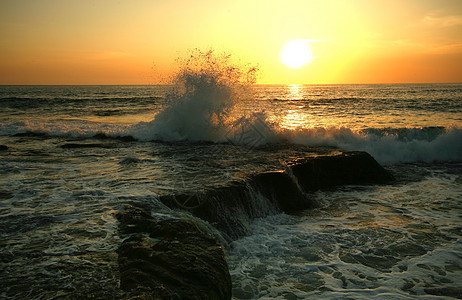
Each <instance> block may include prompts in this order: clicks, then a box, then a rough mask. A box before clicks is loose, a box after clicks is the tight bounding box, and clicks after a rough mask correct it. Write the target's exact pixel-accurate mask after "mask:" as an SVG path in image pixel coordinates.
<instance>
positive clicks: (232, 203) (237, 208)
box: [160, 181, 280, 241]
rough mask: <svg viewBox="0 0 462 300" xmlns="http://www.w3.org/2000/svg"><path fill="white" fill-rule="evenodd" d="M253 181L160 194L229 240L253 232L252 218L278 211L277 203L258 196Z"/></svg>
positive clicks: (164, 199) (171, 206)
mask: <svg viewBox="0 0 462 300" xmlns="http://www.w3.org/2000/svg"><path fill="white" fill-rule="evenodd" d="M256 193H257V191H256V190H255V188H254V187H253V186H252V184H251V182H243V181H239V182H238V181H235V182H232V183H231V184H229V185H228V186H225V187H220V188H215V189H211V190H209V191H205V192H198V193H192V194H180V195H170V196H168V195H167V196H163V197H160V201H162V203H164V204H165V205H167V206H168V207H170V208H176V209H178V208H179V209H185V210H188V211H190V212H191V213H192V214H193V215H194V216H196V217H198V218H201V219H203V220H205V221H207V222H209V223H210V224H212V225H213V226H214V227H215V228H217V229H218V230H220V231H221V232H222V233H224V234H226V235H227V237H228V241H230V240H234V239H237V238H239V237H241V236H245V235H248V234H249V233H250V224H251V221H252V220H253V219H255V218H259V217H265V216H267V215H270V214H275V213H277V212H279V211H280V210H279V209H278V206H277V204H276V203H271V200H269V199H267V198H264V197H258V195H257V194H256Z"/></svg>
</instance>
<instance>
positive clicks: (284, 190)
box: [160, 152, 393, 240]
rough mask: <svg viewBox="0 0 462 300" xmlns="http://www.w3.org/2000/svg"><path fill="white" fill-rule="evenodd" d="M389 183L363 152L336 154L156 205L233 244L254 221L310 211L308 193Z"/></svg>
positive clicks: (389, 177) (388, 177)
mask: <svg viewBox="0 0 462 300" xmlns="http://www.w3.org/2000/svg"><path fill="white" fill-rule="evenodd" d="M392 180H393V176H392V175H391V174H390V173H389V172H388V171H386V170H385V169H384V168H383V167H382V166H380V165H379V164H378V163H377V161H375V159H374V158H372V156H370V155H369V154H368V153H366V152H338V153H337V154H334V155H326V156H317V157H309V158H306V159H303V160H298V161H295V162H293V163H291V164H290V165H289V167H288V169H286V170H281V171H272V172H263V173H259V174H256V175H253V176H250V177H248V178H247V179H246V180H245V181H239V182H237V181H235V182H231V183H230V184H229V185H228V186H225V187H220V188H215V189H210V190H208V191H205V192H197V193H194V192H193V193H190V194H177V195H166V196H162V197H160V201H161V202H162V203H164V204H165V205H166V206H168V207H170V208H173V209H183V210H188V211H190V212H191V213H192V214H193V215H194V216H196V217H199V218H201V219H203V220H206V221H208V222H209V223H210V224H212V225H213V226H215V227H216V228H217V229H218V230H220V231H221V232H223V233H225V234H226V235H227V236H228V238H229V240H233V239H236V238H239V237H242V236H245V235H247V234H249V233H250V224H251V222H252V220H253V219H255V218H260V217H265V216H267V215H271V214H275V213H278V212H281V211H284V212H286V213H295V212H299V211H302V210H305V209H309V208H313V207H315V202H314V200H313V197H312V194H309V193H310V192H313V191H316V190H320V189H331V188H334V187H337V186H340V185H347V184H357V185H364V184H378V183H387V182H390V181H392Z"/></svg>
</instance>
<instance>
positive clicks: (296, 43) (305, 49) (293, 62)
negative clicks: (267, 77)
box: [281, 40, 314, 69]
mask: <svg viewBox="0 0 462 300" xmlns="http://www.w3.org/2000/svg"><path fill="white" fill-rule="evenodd" d="M308 41H309V40H292V41H290V42H288V43H287V44H285V45H284V47H283V48H282V50H281V62H282V63H283V64H284V65H286V66H287V67H289V68H293V69H298V68H301V67H303V66H304V65H306V64H307V63H309V62H310V61H312V60H313V59H314V57H313V54H312V52H311V49H310V46H309V45H308Z"/></svg>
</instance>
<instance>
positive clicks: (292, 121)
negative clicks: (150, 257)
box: [0, 76, 462, 299]
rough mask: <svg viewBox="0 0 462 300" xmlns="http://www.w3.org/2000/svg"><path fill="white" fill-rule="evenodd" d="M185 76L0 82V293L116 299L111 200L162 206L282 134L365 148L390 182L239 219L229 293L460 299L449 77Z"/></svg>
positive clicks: (458, 124)
mask: <svg viewBox="0 0 462 300" xmlns="http://www.w3.org/2000/svg"><path fill="white" fill-rule="evenodd" d="M212 77H213V76H212ZM183 79H185V78H183ZM187 80H189V81H188V82H189V83H190V84H191V85H192V86H193V88H191V87H190V86H189V88H188V85H186V88H185V89H183V90H178V88H177V87H175V86H1V87H0V104H1V109H0V145H6V146H7V147H8V149H6V150H2V151H0V228H1V230H0V297H1V298H6V299H18V298H53V297H58V298H59V297H71V298H72V297H81V296H83V295H85V296H94V297H108V295H111V296H110V297H115V298H117V297H118V296H120V295H121V293H120V290H119V281H118V280H119V279H118V266H117V254H116V250H117V249H118V247H119V245H120V243H121V241H122V240H123V237H121V236H120V235H119V233H118V224H117V221H116V218H115V215H116V213H117V212H118V211H120V210H121V209H122V208H123V206H124V204H127V203H142V204H143V205H145V206H147V207H149V208H150V209H151V211H152V213H153V214H157V216H158V217H159V216H160V217H165V216H168V215H169V209H168V208H166V207H165V206H164V205H162V204H161V203H160V202H159V201H158V197H159V196H160V195H165V194H174V193H178V192H182V191H188V190H203V189H205V188H213V187H218V186H222V185H226V183H227V182H230V181H231V180H235V179H236V178H244V177H245V176H246V175H247V174H251V173H257V172H261V171H266V170H268V169H271V168H275V166H274V164H273V165H271V163H270V162H269V161H270V160H277V159H274V158H273V156H271V155H270V153H271V151H270V150H268V149H271V147H276V145H281V144H285V145H294V144H297V145H306V146H308V147H318V146H331V147H340V148H342V149H346V150H363V151H368V152H369V153H370V154H372V156H373V157H374V158H375V159H376V160H377V161H378V162H379V163H381V164H382V165H384V166H385V167H386V168H387V169H388V170H389V171H390V172H392V173H393V174H394V175H395V177H396V178H397V181H396V182H395V183H393V184H390V185H378V186H367V187H365V186H345V187H341V188H339V189H335V190H328V191H318V192H316V193H313V194H311V195H310V197H312V198H313V199H314V200H315V201H316V203H317V207H316V208H315V209H312V210H307V211H301V212H299V213H297V214H295V215H287V214H282V213H280V212H277V211H271V210H270V209H269V210H268V214H269V216H267V217H264V218H260V219H256V220H254V221H253V222H250V223H249V224H248V226H249V232H250V234H249V235H247V236H243V237H241V238H239V239H237V240H232V241H229V245H228V246H227V247H226V258H227V261H228V264H229V268H230V273H231V276H232V282H233V297H235V298H236V299H256V298H280V299H298V298H301V299H302V298H312V299H318V298H330V299H338V298H351V299H356V298H363V299H370V298H400V299H406V298H409V299H414V298H415V299H417V298H419V299H420V298H425V297H427V298H438V297H440V296H441V297H442V298H445V297H450V296H452V297H459V298H460V297H462V289H461V283H460V282H461V278H462V129H461V128H462V84H391V85H270V86H268V85H247V86H245V87H244V88H243V89H240V90H239V92H235V91H234V90H229V86H230V85H229V82H225V83H223V82H220V81H213V80H210V78H208V79H206V80H205V81H204V77H197V78H194V80H192V79H191V78H189V79H187ZM201 80H202V81H201ZM183 87H185V86H183ZM237 98H239V99H237ZM76 145H77V146H76ZM82 145H83V146H82ZM261 147H264V149H265V150H264V151H262V150H261ZM237 150H239V151H237ZM278 163H280V162H278V161H275V164H278ZM276 168H277V166H276Z"/></svg>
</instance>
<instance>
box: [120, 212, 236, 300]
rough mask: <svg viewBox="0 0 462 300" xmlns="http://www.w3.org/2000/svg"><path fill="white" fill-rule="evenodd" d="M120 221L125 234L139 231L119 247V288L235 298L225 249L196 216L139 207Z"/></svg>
mask: <svg viewBox="0 0 462 300" xmlns="http://www.w3.org/2000/svg"><path fill="white" fill-rule="evenodd" d="M118 219H119V221H120V230H121V232H122V233H135V234H133V235H132V236H131V237H129V238H128V239H126V240H125V241H124V242H123V243H122V245H121V246H120V248H119V250H118V254H119V258H118V261H119V271H120V286H121V289H122V290H124V291H126V292H127V297H129V298H131V297H143V298H153V299H231V277H230V275H229V271H228V265H227V263H226V260H225V257H224V252H223V249H222V247H221V246H220V245H219V244H218V243H217V241H216V240H215V239H214V238H213V237H211V236H210V235H208V234H206V233H204V232H203V231H201V230H200V229H199V228H198V226H197V225H196V224H195V223H194V222H193V220H189V219H166V220H157V219H154V218H152V217H151V216H150V215H149V214H148V213H147V212H145V211H143V210H142V209H140V208H131V209H129V210H128V211H126V212H124V213H120V214H119V215H118ZM148 234H149V235H148Z"/></svg>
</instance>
